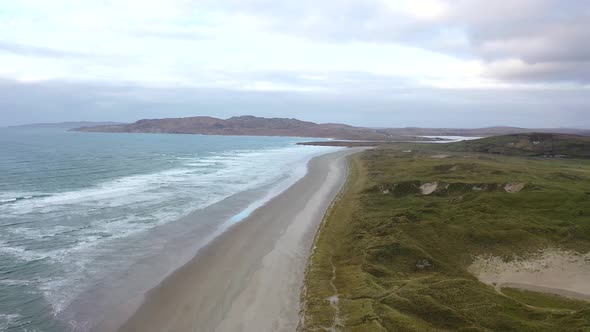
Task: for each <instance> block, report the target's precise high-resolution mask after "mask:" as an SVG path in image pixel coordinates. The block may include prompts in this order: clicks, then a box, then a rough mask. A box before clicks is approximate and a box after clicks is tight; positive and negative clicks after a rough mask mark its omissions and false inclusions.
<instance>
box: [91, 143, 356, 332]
mask: <svg viewBox="0 0 590 332" xmlns="http://www.w3.org/2000/svg"><path fill="white" fill-rule="evenodd" d="M362 150H364V149H363V148H355V149H347V150H343V151H338V152H333V153H328V154H324V155H321V156H318V157H315V158H313V159H312V160H311V161H310V162H309V164H308V172H307V174H306V175H305V176H304V177H303V178H302V179H300V180H299V181H298V182H297V183H295V184H294V185H293V186H291V187H290V188H288V189H287V190H285V191H284V192H282V193H281V194H279V195H278V196H276V197H274V198H272V199H271V200H270V201H268V202H267V203H266V204H264V205H263V206H262V207H260V208H258V209H257V210H255V211H254V212H252V214H251V215H250V216H248V217H247V218H246V219H244V220H243V221H242V222H240V223H238V224H236V225H234V226H232V227H230V228H229V229H228V230H227V231H226V232H224V233H223V234H222V235H220V236H219V237H217V238H216V239H215V240H213V241H212V242H211V243H210V244H209V245H207V246H206V247H204V248H203V249H202V250H200V251H199V253H198V254H197V255H196V256H195V257H194V258H193V259H192V260H190V261H189V262H188V263H187V264H185V265H184V266H182V267H181V268H179V269H178V270H176V271H175V272H173V273H172V274H171V275H169V276H168V277H167V278H166V279H164V280H163V281H162V282H161V283H160V284H159V285H158V286H157V287H155V288H154V289H152V290H150V291H149V292H148V293H147V294H146V295H145V298H144V302H143V303H142V304H141V305H140V306H139V308H138V309H137V311H135V313H134V314H133V315H132V316H131V317H130V318H129V319H128V320H127V321H126V322H125V323H124V324H123V325H122V326H121V327H120V328H119V329H118V331H146V332H149V331H185V330H192V331H294V330H295V329H296V327H297V324H298V323H299V309H300V306H299V300H300V292H301V288H302V287H303V282H304V276H305V270H306V268H307V263H308V258H309V254H310V251H311V246H312V244H313V239H314V236H315V234H316V231H317V229H318V227H319V225H320V223H321V221H322V219H323V216H324V214H325V212H326V210H327V209H328V207H329V206H330V205H331V204H332V201H333V200H334V198H335V197H336V195H337V194H338V193H339V192H340V190H341V189H342V187H343V185H344V183H345V181H346V178H347V172H348V163H347V160H348V158H347V157H348V156H349V155H351V154H354V153H356V152H359V151H362ZM269 318H270V319H269ZM99 330H100V331H103V330H115V328H114V327H111V328H110V329H108V328H103V327H99Z"/></svg>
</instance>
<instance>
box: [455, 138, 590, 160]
mask: <svg viewBox="0 0 590 332" xmlns="http://www.w3.org/2000/svg"><path fill="white" fill-rule="evenodd" d="M444 146H445V149H448V150H451V151H471V152H484V153H497V154H506V155H524V156H545V157H564V158H565V157H573V158H590V137H588V136H580V135H567V134H550V133H526V134H513V135H504V136H494V137H486V138H481V139H476V140H470V141H461V142H456V143H448V144H444Z"/></svg>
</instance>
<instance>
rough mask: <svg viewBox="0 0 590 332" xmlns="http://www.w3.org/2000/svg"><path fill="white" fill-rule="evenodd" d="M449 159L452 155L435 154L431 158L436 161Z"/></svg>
mask: <svg viewBox="0 0 590 332" xmlns="http://www.w3.org/2000/svg"><path fill="white" fill-rule="evenodd" d="M448 157H450V155H448V154H444V153H439V154H433V155H432V156H430V158H434V159H444V158H448Z"/></svg>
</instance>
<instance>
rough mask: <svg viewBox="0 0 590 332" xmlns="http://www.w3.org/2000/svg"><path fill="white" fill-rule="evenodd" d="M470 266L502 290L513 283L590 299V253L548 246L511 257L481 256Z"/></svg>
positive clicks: (483, 278)
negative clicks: (517, 256)
mask: <svg viewBox="0 0 590 332" xmlns="http://www.w3.org/2000/svg"><path fill="white" fill-rule="evenodd" d="M468 270H469V272H471V273H473V274H474V275H475V276H477V278H478V279H479V280H480V281H481V282H483V283H485V284H488V285H491V286H493V287H495V288H496V289H497V290H498V291H500V290H501V288H503V287H512V288H520V289H526V290H531V291H536V292H543V293H550V294H556V295H560V296H564V297H569V298H575V299H580V300H586V301H590V253H586V254H579V253H575V252H571V251H565V250H560V249H545V250H542V251H540V252H538V253H537V254H534V255H530V256H528V257H522V258H515V259H514V260H511V261H504V260H503V259H502V258H500V257H497V256H478V257H476V258H475V260H474V262H473V263H472V264H471V266H469V268H468Z"/></svg>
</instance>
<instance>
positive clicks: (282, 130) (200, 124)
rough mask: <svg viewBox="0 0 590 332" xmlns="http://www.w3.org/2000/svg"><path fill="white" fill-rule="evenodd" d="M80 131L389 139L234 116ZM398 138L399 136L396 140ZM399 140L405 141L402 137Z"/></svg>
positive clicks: (364, 131) (368, 132) (365, 131)
mask: <svg viewBox="0 0 590 332" xmlns="http://www.w3.org/2000/svg"><path fill="white" fill-rule="evenodd" d="M74 130H76V131H83V132H110V133H172V134H203V135H251V136H297V137H326V138H337V139H347V140H375V141H379V140H391V139H392V136H391V135H387V134H385V133H379V132H377V130H376V129H371V128H361V127H353V126H349V125H344V124H335V123H326V124H318V123H314V122H309V121H301V120H297V119H285V118H261V117H255V116H250V115H246V116H236V117H231V118H229V119H225V120H224V119H218V118H213V117H208V116H196V117H189V118H170V119H148V120H139V121H137V122H135V123H131V124H127V125H105V126H93V127H82V128H77V129H74ZM397 138H399V139H402V138H401V137H397ZM403 139H406V140H407V139H408V138H407V137H404V138H403Z"/></svg>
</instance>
